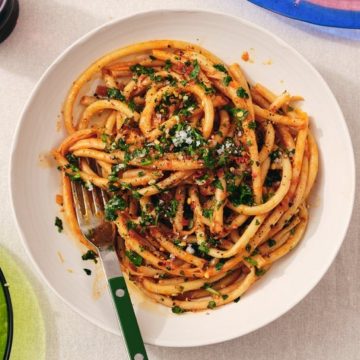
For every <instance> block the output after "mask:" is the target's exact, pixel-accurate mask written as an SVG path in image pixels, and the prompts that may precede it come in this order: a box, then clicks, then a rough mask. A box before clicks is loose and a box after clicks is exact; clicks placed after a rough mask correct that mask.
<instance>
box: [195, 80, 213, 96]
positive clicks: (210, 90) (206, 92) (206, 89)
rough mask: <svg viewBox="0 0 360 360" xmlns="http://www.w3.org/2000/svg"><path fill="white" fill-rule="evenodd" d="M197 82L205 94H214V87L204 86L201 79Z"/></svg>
mask: <svg viewBox="0 0 360 360" xmlns="http://www.w3.org/2000/svg"><path fill="white" fill-rule="evenodd" d="M197 84H198V85H199V86H200V87H202V88H203V89H204V91H205V94H207V95H211V94H215V89H214V88H213V87H211V86H210V87H208V86H206V85H205V83H204V82H203V81H198V82H197Z"/></svg>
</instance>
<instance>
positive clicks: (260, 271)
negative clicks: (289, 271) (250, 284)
mask: <svg viewBox="0 0 360 360" xmlns="http://www.w3.org/2000/svg"><path fill="white" fill-rule="evenodd" d="M265 273H266V270H265V269H259V268H256V269H255V275H256V276H263V275H264V274H265Z"/></svg>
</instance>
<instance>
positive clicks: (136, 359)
mask: <svg viewBox="0 0 360 360" xmlns="http://www.w3.org/2000/svg"><path fill="white" fill-rule="evenodd" d="M134 360H144V355H143V354H136V355H135V356H134Z"/></svg>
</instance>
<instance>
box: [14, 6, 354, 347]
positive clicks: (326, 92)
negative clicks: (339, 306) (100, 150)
mask: <svg viewBox="0 0 360 360" xmlns="http://www.w3.org/2000/svg"><path fill="white" fill-rule="evenodd" d="M165 38H171V39H181V40H186V41H190V42H194V43H198V44H200V45H202V46H204V47H205V48H207V49H209V50H210V51H212V52H214V53H215V54H216V55H218V56H219V57H221V58H223V60H224V61H226V62H227V63H230V62H234V61H237V62H240V63H241V65H242V66H243V68H244V69H245V72H246V74H247V76H248V77H249V78H250V79H251V81H257V82H261V83H263V84H265V85H267V86H268V87H269V88H270V89H272V90H273V91H275V92H277V93H281V92H282V91H283V90H285V89H287V90H289V91H290V92H291V93H292V94H301V95H303V96H304V97H305V100H306V101H305V103H304V105H303V108H304V109H305V111H307V112H308V113H309V114H310V115H311V121H312V128H313V130H314V133H315V136H316V138H317V140H318V143H319V148H320V154H321V157H320V164H321V166H320V174H319V178H318V181H317V186H316V187H315V189H314V195H313V201H312V204H313V207H312V208H311V211H310V223H309V226H308V229H307V231H306V234H305V237H304V239H303V240H302V242H301V243H300V244H299V246H298V247H297V248H296V249H295V250H294V251H293V252H292V253H291V254H289V255H288V256H286V257H285V258H284V259H282V260H281V261H279V262H278V263H277V264H275V265H274V266H273V268H272V269H271V271H269V273H268V274H266V276H264V278H263V279H262V280H261V281H259V282H258V283H257V284H256V285H255V286H254V287H253V288H252V289H251V290H250V291H249V292H248V293H247V294H246V295H245V296H243V298H242V299H241V300H240V302H238V303H236V304H235V303H233V304H230V305H227V306H225V307H222V308H219V309H217V310H215V311H211V312H210V314H209V313H208V312H202V313H194V314H192V313H187V314H184V315H182V316H178V315H174V314H172V313H171V311H170V310H169V309H167V308H165V307H163V306H161V305H157V304H154V303H152V302H150V301H148V300H146V299H144V297H142V296H141V295H139V293H138V292H137V291H132V296H133V302H134V305H135V310H136V314H137V317H138V319H139V323H140V327H141V330H142V333H143V337H144V340H145V341H146V342H147V343H149V344H155V345H162V346H198V345H205V344H212V343H217V342H220V341H225V340H229V339H232V338H235V337H238V336H241V335H244V334H247V333H249V332H250V331H253V330H256V329H258V328H260V327H261V326H264V325H266V324H268V323H269V322H271V321H273V320H274V319H276V318H278V317H279V316H281V315H282V314H284V313H285V312H286V311H288V310H289V309H291V308H292V307H293V306H294V305H296V304H297V303H298V302H299V301H300V300H301V299H303V298H304V296H306V294H308V293H309V291H310V290H311V289H312V288H313V287H314V286H315V285H316V284H317V282H318V281H319V280H320V279H321V277H322V276H323V275H324V274H325V272H326V270H327V269H328V268H329V266H330V264H331V262H332V261H333V260H334V258H335V255H336V253H337V252H338V250H339V248H340V245H341V243H342V241H343V239H344V237H345V234H346V229H347V227H348V223H349V220H350V216H351V211H352V206H353V201H354V183H355V175H354V159H353V150H352V146H351V141H350V138H349V134H348V129H347V127H346V123H345V120H344V117H343V115H342V113H341V110H340V108H339V106H338V104H337V102H336V100H335V98H334V96H333V94H332V93H331V91H330V89H329V88H328V86H327V85H326V83H325V81H324V80H323V79H322V78H321V76H320V75H319V73H318V72H317V71H316V70H315V69H314V68H313V67H312V66H311V65H310V64H309V63H308V62H307V61H306V60H305V59H304V58H303V57H302V56H301V55H300V54H298V53H297V52H296V51H295V50H294V49H293V48H291V47H290V46H288V45H287V44H286V43H284V42H283V41H282V40H280V39H278V38H277V37H275V36H274V35H272V34H271V33H269V32H268V31H266V30H264V29H262V28H259V27H257V26H255V25H253V24H251V23H249V22H246V21H244V20H241V19H239V18H236V17H232V16H229V15H223V14H218V13H212V12H207V11H173V10H171V11H170V10H167V11H153V12H148V13H143V14H137V15H134V16H131V17H128V18H126V19H121V20H116V21H113V22H111V23H109V24H107V25H105V26H103V27H100V28H98V29H96V30H94V31H92V32H91V33H89V34H88V35H86V36H84V37H83V38H81V39H80V40H79V41H77V42H76V43H75V44H74V45H72V46H71V47H70V48H68V49H67V50H66V51H65V52H64V53H63V54H62V55H61V56H60V57H59V58H58V59H57V60H56V61H55V62H54V63H53V64H52V65H51V66H50V68H49V69H48V70H47V71H46V73H45V74H44V76H43V77H42V78H41V79H40V81H39V83H38V85H37V86H36V88H35V90H34V92H33V93H32V95H31V97H30V99H29V101H28V102H27V104H26V106H25V109H24V112H23V114H22V118H21V121H20V122H19V126H18V128H17V132H16V137H15V141H14V146H13V153H12V160H11V195H12V201H13V207H14V210H15V217H16V220H17V224H18V228H19V231H20V234H21V238H22V240H23V243H24V246H25V247H26V249H27V251H28V253H29V255H30V257H31V258H32V259H33V261H34V263H35V264H36V267H37V268H38V270H39V271H40V273H41V274H42V276H43V278H44V280H45V281H46V282H47V283H48V285H49V286H50V287H51V288H52V289H53V290H54V291H55V292H56V293H57V294H58V295H59V296H60V297H61V298H62V299H63V300H64V301H65V302H66V303H67V304H69V305H70V306H71V307H72V308H73V309H75V310H76V311H78V312H79V313H80V314H81V315H83V316H84V317H86V318H87V319H89V320H90V321H91V322H93V323H95V324H97V325H99V326H100V327H102V328H104V329H106V330H108V331H111V332H113V333H119V330H118V325H117V319H116V316H115V314H114V311H113V307H112V304H111V301H110V297H109V295H108V293H107V292H104V294H103V295H102V296H101V297H100V299H98V300H94V298H93V296H92V292H93V276H92V277H88V276H86V275H85V273H84V271H83V270H82V269H83V268H84V267H89V264H84V262H83V261H82V260H81V258H80V252H79V248H78V247H77V246H76V244H75V242H74V241H71V240H70V235H68V236H66V235H64V234H58V233H57V231H56V228H55V227H54V225H53V224H54V218H55V216H56V215H58V207H57V205H56V204H55V201H54V198H55V194H56V193H58V192H59V185H60V179H59V174H58V172H57V171H56V170H55V169H48V168H44V167H41V166H39V154H43V153H44V152H47V151H49V149H52V148H54V147H55V146H56V145H58V144H59V143H60V141H61V139H63V137H64V133H63V132H61V131H60V132H57V131H56V124H57V118H58V115H59V113H60V109H61V105H62V102H63V100H64V98H65V95H66V93H67V91H68V89H69V86H70V84H71V82H72V81H73V80H74V79H75V78H76V77H77V76H78V74H79V73H80V72H82V71H83V70H84V69H85V68H86V67H87V66H88V65H89V64H90V63H91V62H92V61H94V60H95V59H97V58H98V57H100V56H102V55H103V54H105V53H107V52H109V51H111V50H113V49H116V48H119V47H122V46H124V45H127V44H131V43H135V42H139V41H144V40H150V39H165ZM244 50H248V51H249V53H250V56H251V58H252V59H253V62H246V63H245V62H243V61H241V54H242V53H243V51H244ZM58 251H60V252H61V254H62V255H63V258H64V260H65V263H63V264H62V263H61V262H60V261H59V258H58V254H57V252H58ZM67 269H72V270H73V273H69V272H68V271H67Z"/></svg>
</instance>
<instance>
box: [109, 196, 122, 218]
mask: <svg viewBox="0 0 360 360" xmlns="http://www.w3.org/2000/svg"><path fill="white" fill-rule="evenodd" d="M126 207H127V203H126V201H125V200H124V199H123V198H121V197H119V196H117V195H115V196H114V197H112V198H111V199H110V200H109V201H108V202H107V204H106V205H105V219H106V220H107V221H114V220H116V218H117V213H116V212H117V211H118V210H125V209H126Z"/></svg>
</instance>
